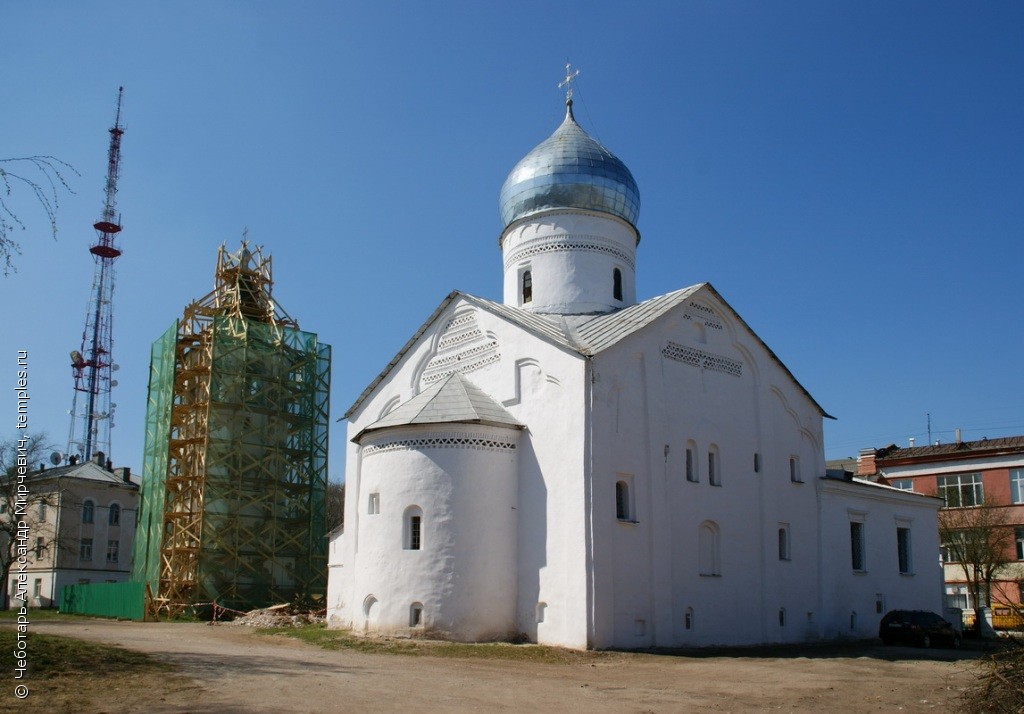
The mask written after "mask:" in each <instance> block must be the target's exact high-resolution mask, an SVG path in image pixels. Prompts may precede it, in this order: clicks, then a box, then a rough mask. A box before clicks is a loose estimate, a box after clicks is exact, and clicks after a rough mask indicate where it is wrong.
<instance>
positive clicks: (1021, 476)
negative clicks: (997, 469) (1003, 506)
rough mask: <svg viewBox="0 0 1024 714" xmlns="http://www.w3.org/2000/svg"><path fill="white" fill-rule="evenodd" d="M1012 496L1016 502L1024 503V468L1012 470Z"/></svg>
mask: <svg viewBox="0 0 1024 714" xmlns="http://www.w3.org/2000/svg"><path fill="white" fill-rule="evenodd" d="M1010 496H1011V497H1012V498H1013V502H1014V503H1024V469H1013V470H1011V471H1010Z"/></svg>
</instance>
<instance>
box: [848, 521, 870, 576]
mask: <svg viewBox="0 0 1024 714" xmlns="http://www.w3.org/2000/svg"><path fill="white" fill-rule="evenodd" d="M850 564H851V565H852V566H853V569H854V570H856V571H858V572H862V571H864V570H866V569H867V568H865V567H864V565H865V563H864V523H863V522H861V521H850Z"/></svg>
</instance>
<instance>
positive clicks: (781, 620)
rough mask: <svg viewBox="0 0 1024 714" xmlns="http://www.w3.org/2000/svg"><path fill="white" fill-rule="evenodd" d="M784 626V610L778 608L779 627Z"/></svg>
mask: <svg viewBox="0 0 1024 714" xmlns="http://www.w3.org/2000/svg"><path fill="white" fill-rule="evenodd" d="M785 626H786V608H784V607H780V608H779V627H785Z"/></svg>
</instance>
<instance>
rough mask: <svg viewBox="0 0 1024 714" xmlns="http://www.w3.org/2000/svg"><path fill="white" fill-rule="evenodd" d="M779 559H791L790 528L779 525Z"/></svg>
mask: <svg viewBox="0 0 1024 714" xmlns="http://www.w3.org/2000/svg"><path fill="white" fill-rule="evenodd" d="M779 560H789V529H788V528H787V527H786V526H780V527H779Z"/></svg>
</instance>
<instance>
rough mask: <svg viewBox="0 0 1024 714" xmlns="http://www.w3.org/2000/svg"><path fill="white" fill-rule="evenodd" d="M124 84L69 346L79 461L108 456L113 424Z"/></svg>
mask: <svg viewBox="0 0 1024 714" xmlns="http://www.w3.org/2000/svg"><path fill="white" fill-rule="evenodd" d="M123 95H124V87H119V88H118V90H117V114H116V116H115V118H114V126H112V127H111V128H110V149H109V150H108V152H107V187H106V201H105V202H104V204H103V216H102V217H101V218H100V219H99V220H98V221H96V223H94V224H93V228H95V229H96V236H97V241H96V243H95V244H94V245H92V246H91V247H90V248H89V252H90V253H92V256H93V262H94V263H95V264H96V268H95V271H94V272H93V279H92V291H91V296H90V299H89V310H88V312H87V313H86V315H85V330H84V331H83V332H82V347H81V349H79V350H74V351H72V352H71V372H72V375H73V377H74V380H75V394H74V400H73V401H72V403H71V429H70V431H69V432H68V450H67V453H68V455H69V456H70V455H71V454H77V455H79V456H80V457H81V458H82V460H83V461H88V460H90V459H92V458H93V456H94V455H95V454H96V453H97V452H103V454H104V458H110V428H111V427H112V426H113V425H114V423H113V422H114V407H115V406H117V405H115V404H113V403H112V402H111V401H110V389H111V387H116V386H117V382H116V381H115V380H113V379H112V378H111V374H112V373H113V372H114V371H116V370H117V365H116V364H114V362H113V346H114V344H113V338H112V331H113V330H112V328H113V322H114V309H113V308H114V304H113V299H114V261H115V260H117V258H118V257H119V256H120V255H121V249H120V248H119V247H118V246H117V243H116V238H117V234H118V233H120V232H121V225H120V216H116V215H115V213H114V207H115V203H116V199H117V177H118V172H119V170H120V169H119V167H120V163H121V135H122V134H124V128H123V127H122V126H121V98H122V96H123Z"/></svg>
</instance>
